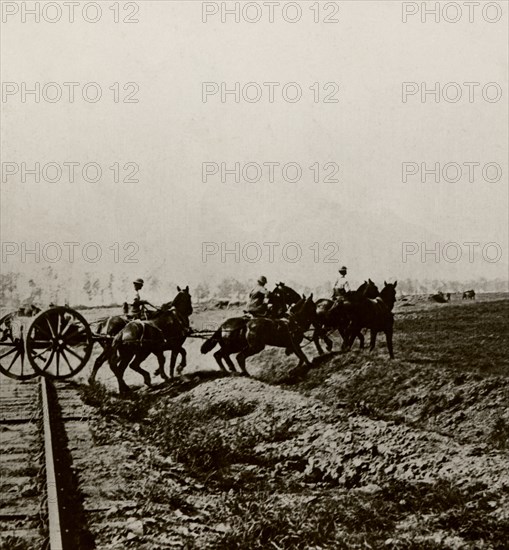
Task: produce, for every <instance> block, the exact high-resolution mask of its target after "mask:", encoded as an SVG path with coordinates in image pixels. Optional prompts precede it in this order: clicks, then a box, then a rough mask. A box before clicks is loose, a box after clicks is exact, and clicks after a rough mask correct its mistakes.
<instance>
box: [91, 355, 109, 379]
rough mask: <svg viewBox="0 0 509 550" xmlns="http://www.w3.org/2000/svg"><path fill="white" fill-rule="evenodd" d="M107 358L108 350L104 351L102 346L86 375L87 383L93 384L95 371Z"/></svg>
mask: <svg viewBox="0 0 509 550" xmlns="http://www.w3.org/2000/svg"><path fill="white" fill-rule="evenodd" d="M107 358H108V352H107V351H106V348H103V350H102V351H101V353H100V354H99V357H98V358H97V359H96V360H95V362H94V366H93V367H92V372H91V373H90V376H89V377H88V383H89V384H95V377H96V376H97V371H98V370H99V369H100V368H101V367H102V366H103V365H104V363H105V362H106V359H107Z"/></svg>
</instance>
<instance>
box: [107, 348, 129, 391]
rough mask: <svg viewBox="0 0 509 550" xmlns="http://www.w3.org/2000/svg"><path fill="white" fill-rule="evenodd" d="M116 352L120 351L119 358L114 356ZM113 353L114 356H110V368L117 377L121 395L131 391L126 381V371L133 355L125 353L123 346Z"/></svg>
mask: <svg viewBox="0 0 509 550" xmlns="http://www.w3.org/2000/svg"><path fill="white" fill-rule="evenodd" d="M116 353H118V360H117V357H115V356H114V354H116ZM112 355H113V356H110V368H111V370H112V371H113V374H114V375H115V377H116V378H117V382H118V391H119V393H120V394H121V395H122V394H126V393H128V392H129V390H130V388H129V386H128V385H127V384H126V383H125V381H124V373H125V370H126V369H127V365H128V364H129V363H130V361H131V359H132V355H128V354H127V353H126V352H124V354H123V353H122V351H121V348H119V349H118V350H113V351H112Z"/></svg>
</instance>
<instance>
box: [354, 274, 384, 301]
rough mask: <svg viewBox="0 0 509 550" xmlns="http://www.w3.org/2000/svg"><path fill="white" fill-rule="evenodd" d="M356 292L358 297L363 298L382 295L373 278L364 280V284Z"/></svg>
mask: <svg viewBox="0 0 509 550" xmlns="http://www.w3.org/2000/svg"><path fill="white" fill-rule="evenodd" d="M355 292H356V294H357V296H358V297H362V298H371V299H373V298H376V297H377V296H379V295H380V292H379V290H378V287H377V286H376V284H375V283H374V282H373V281H372V280H371V279H368V280H367V281H364V282H363V283H362V285H361V286H360V287H359V288H358V289H357V290H356V291H355Z"/></svg>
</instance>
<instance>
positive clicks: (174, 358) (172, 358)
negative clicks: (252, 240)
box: [170, 349, 180, 379]
mask: <svg viewBox="0 0 509 550" xmlns="http://www.w3.org/2000/svg"><path fill="white" fill-rule="evenodd" d="M179 353H180V350H178V349H172V350H171V356H170V379H173V378H175V363H176V362H177V355H178V354H179Z"/></svg>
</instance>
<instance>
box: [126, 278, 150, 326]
mask: <svg viewBox="0 0 509 550" xmlns="http://www.w3.org/2000/svg"><path fill="white" fill-rule="evenodd" d="M143 284H144V281H143V279H135V280H134V281H133V285H134V299H133V303H132V304H131V316H132V317H134V318H135V319H146V317H147V315H146V308H145V306H146V305H148V306H150V307H152V308H154V309H157V308H156V307H155V306H153V305H152V304H151V303H150V302H147V301H146V300H142V299H141V297H140V290H141V289H142V288H143ZM126 305H127V304H124V311H125V309H126ZM126 313H127V312H126Z"/></svg>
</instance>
